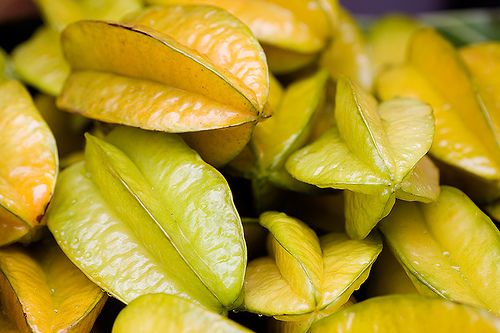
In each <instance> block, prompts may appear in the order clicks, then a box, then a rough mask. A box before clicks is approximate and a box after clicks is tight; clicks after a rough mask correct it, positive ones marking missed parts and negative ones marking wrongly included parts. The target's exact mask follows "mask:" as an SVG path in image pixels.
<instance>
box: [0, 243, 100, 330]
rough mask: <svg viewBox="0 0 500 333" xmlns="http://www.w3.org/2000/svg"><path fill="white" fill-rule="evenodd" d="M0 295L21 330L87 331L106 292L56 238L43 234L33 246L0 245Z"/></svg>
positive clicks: (97, 312)
mask: <svg viewBox="0 0 500 333" xmlns="http://www.w3.org/2000/svg"><path fill="white" fill-rule="evenodd" d="M0 299H1V301H2V304H4V305H6V307H5V308H4V310H3V311H5V313H6V314H7V315H8V317H9V318H10V319H11V320H12V321H13V322H14V323H15V326H16V327H17V329H18V330H19V331H20V332H34V333H37V332H61V331H64V332H74V333H84V332H89V331H90V329H91V328H92V326H93V324H94V321H95V319H96V318H97V316H98V315H99V312H100V311H101V309H102V307H103V306H104V303H105V302H106V299H107V296H106V294H105V293H104V292H103V291H102V290H101V289H100V288H99V287H98V286H96V285H95V284H93V283H92V282H91V281H90V280H89V279H88V278H87V277H86V276H85V275H84V274H83V273H82V272H81V271H80V270H79V269H78V268H77V267H75V266H74V265H73V264H72V263H71V262H70V261H69V259H68V258H66V256H65V255H64V254H63V253H62V251H61V250H60V249H59V247H58V246H57V244H55V242H53V241H52V240H44V241H42V242H40V243H38V244H36V245H35V246H34V247H33V248H32V249H30V250H28V249H23V248H21V247H19V246H10V247H7V248H2V249H0ZM0 325H1V324H0ZM0 329H1V331H2V332H4V329H3V328H2V327H1V326H0Z"/></svg>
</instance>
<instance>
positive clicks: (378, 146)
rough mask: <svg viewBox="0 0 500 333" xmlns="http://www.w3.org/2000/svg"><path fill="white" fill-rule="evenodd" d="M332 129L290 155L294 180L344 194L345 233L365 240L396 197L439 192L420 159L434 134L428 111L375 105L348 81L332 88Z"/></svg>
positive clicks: (410, 103)
mask: <svg viewBox="0 0 500 333" xmlns="http://www.w3.org/2000/svg"><path fill="white" fill-rule="evenodd" d="M335 120H336V126H334V127H333V128H332V129H330V130H328V131H327V132H326V133H325V134H323V135H322V136H321V137H320V138H319V139H318V140H316V141H314V142H313V143H311V144H309V145H308V146H306V147H304V148H302V149H300V150H299V151H297V152H295V153H294V154H292V155H291V156H290V158H289V159H288V161H287V162H286V168H287V170H288V172H290V174H291V175H292V176H293V177H295V178H296V179H298V180H300V181H303V182H306V183H309V184H313V185H316V186H318V187H322V188H324V187H330V188H337V189H345V190H346V191H345V210H346V231H347V233H348V234H349V235H350V236H351V237H353V238H358V239H359V238H364V237H366V236H367V235H368V234H369V233H370V231H371V230H372V229H373V228H374V227H375V225H376V224H377V223H378V221H380V220H381V219H382V218H383V217H385V216H387V214H389V212H390V211H391V208H392V206H393V205H394V202H395V200H396V198H399V199H403V200H410V201H413V200H417V201H424V202H429V201H432V200H435V198H436V197H437V195H438V193H439V186H438V172H437V169H436V167H435V166H434V165H433V164H432V162H431V161H430V160H427V159H426V158H425V156H424V155H425V154H426V152H427V150H428V149H429V147H430V145H431V142H432V137H433V133H434V118H433V115H432V110H431V109H430V108H429V107H428V106H427V105H425V104H423V103H422V102H420V101H418V100H414V99H393V100H391V101H387V102H385V103H382V104H380V105H377V102H376V100H375V99H374V98H373V96H371V95H369V94H367V93H366V92H364V91H363V90H361V88H359V87H358V86H356V85H354V84H353V83H352V82H351V81H349V80H346V79H340V80H339V81H338V83H337V95H336V108H335Z"/></svg>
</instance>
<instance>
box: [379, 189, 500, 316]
mask: <svg viewBox="0 0 500 333" xmlns="http://www.w3.org/2000/svg"><path fill="white" fill-rule="evenodd" d="M381 230H382V232H383V234H384V236H385V238H386V239H387V241H388V243H389V245H390V247H391V249H392V251H393V252H394V255H395V256H396V258H397V259H398V260H399V261H400V262H401V264H402V265H403V267H404V268H405V271H406V273H407V274H408V276H409V277H410V279H411V280H412V282H413V284H414V285H415V287H416V288H417V290H419V291H420V292H421V293H423V294H430V295H438V296H441V297H443V298H445V299H448V300H452V301H456V302H460V303H466V304H471V305H475V306H478V307H483V308H485V309H487V310H488V311H491V312H493V313H496V314H500V302H499V300H498V297H497V296H496V295H498V293H499V292H500V283H499V280H498V279H495V278H492V277H494V276H498V275H499V274H500V232H499V231H498V229H497V228H496V227H495V225H494V224H493V222H492V221H491V220H490V218H489V217H487V216H486V215H485V214H484V213H482V212H481V211H480V210H479V208H477V207H476V205H475V204H474V203H473V202H472V201H471V200H470V199H469V198H468V197H467V196H466V195H465V194H464V193H462V192H461V191H459V190H457V189H455V188H452V187H443V188H442V190H441V194H440V196H439V198H438V200H437V201H435V202H433V203H430V204H425V205H424V204H420V203H402V202H401V203H398V204H397V206H396V207H395V208H394V212H393V213H392V214H391V215H389V216H388V217H387V218H386V219H385V220H384V221H383V223H382V226H381Z"/></svg>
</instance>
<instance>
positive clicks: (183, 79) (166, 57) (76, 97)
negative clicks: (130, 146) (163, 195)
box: [58, 6, 269, 165]
mask: <svg viewBox="0 0 500 333" xmlns="http://www.w3.org/2000/svg"><path fill="white" fill-rule="evenodd" d="M180 22H182V24H180ZM173 23H175V24H173ZM228 38H229V40H231V41H232V42H231V45H229V44H228V43H227V40H228ZM62 46H63V50H64V53H65V55H66V58H67V60H68V62H69V63H70V65H71V68H72V72H71V74H70V76H69V78H68V80H67V81H66V83H65V85H64V88H63V91H62V94H61V95H60V96H59V98H58V106H59V107H61V108H62V109H65V110H67V111H71V112H77V113H80V114H82V115H84V116H86V117H90V118H93V119H97V120H101V121H105V122H110V123H117V124H124V125H129V126H134V127H140V128H144V129H149V130H158V131H165V132H176V133H182V132H191V133H190V134H189V136H188V137H186V140H188V141H189V143H190V145H192V146H194V147H195V148H196V149H201V150H202V152H201V153H202V154H203V152H204V150H203V149H205V150H208V154H203V155H204V157H205V158H206V159H207V160H209V161H211V162H213V164H216V165H220V164H224V163H227V162H228V161H229V160H231V159H233V158H234V157H235V156H236V155H237V154H238V153H239V152H240V151H241V150H242V149H243V147H244V146H245V144H246V143H247V142H248V140H249V139H250V135H251V131H252V129H253V125H254V123H255V122H256V121H258V120H259V119H260V118H261V117H262V116H263V113H264V111H263V110H264V106H265V104H266V102H267V98H268V90H269V76H268V71H267V64H266V61H265V56H264V53H263V51H262V48H261V47H260V45H259V44H258V42H257V40H256V39H255V37H254V36H253V35H252V33H251V32H250V30H248V28H247V27H246V26H245V25H244V24H242V23H241V22H240V21H239V20H237V19H236V18H235V17H234V16H232V15H231V14H229V13H228V12H226V11H223V10H221V9H218V8H215V7H206V6H169V7H153V8H149V9H146V10H144V11H142V12H140V13H138V14H136V15H135V16H132V17H129V18H128V23H121V24H119V23H111V22H103V21H80V22H77V23H74V24H71V25H70V26H68V27H67V28H66V29H65V30H64V31H63V34H62ZM124 55H125V56H124ZM238 125H241V126H238ZM207 130H219V131H207ZM193 132H196V133H193Z"/></svg>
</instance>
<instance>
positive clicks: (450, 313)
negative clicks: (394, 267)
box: [309, 295, 500, 333]
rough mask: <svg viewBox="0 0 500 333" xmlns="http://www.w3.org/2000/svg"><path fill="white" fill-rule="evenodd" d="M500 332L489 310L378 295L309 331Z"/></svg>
mask: <svg viewBox="0 0 500 333" xmlns="http://www.w3.org/2000/svg"><path fill="white" fill-rule="evenodd" d="M403 331H404V332H407V333H421V332H443V333H457V332H463V333H465V332H467V333H497V332H500V319H499V318H498V317H497V316H495V315H493V314H491V313H488V312H487V311H484V310H481V309H478V308H475V307H471V306H466V305H462V304H457V303H453V302H449V301H445V300H442V299H438V298H428V297H423V296H417V295H405V296H402V295H394V296H385V297H376V298H372V299H369V300H366V301H364V302H360V303H357V304H355V305H353V306H352V307H349V308H347V309H345V310H343V311H340V312H337V313H334V314H333V315H331V316H329V317H327V318H324V319H323V320H320V321H318V322H317V323H316V324H314V325H313V327H312V328H311V330H309V332H311V333H324V332H345V333H371V332H373V333H375V332H387V333H396V332H403Z"/></svg>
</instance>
